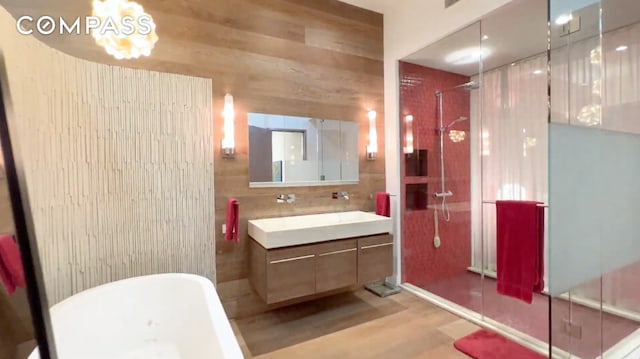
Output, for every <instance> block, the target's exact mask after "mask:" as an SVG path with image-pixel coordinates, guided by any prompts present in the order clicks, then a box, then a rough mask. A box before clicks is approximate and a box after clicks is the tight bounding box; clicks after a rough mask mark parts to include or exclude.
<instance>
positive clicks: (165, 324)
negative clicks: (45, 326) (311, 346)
mask: <svg viewBox="0 0 640 359" xmlns="http://www.w3.org/2000/svg"><path fill="white" fill-rule="evenodd" d="M51 322H52V326H53V332H54V337H55V345H56V347H57V353H58V358H59V359H156V358H158V359H160V358H161V359H209V358H211V359H213V358H225V359H236V358H242V357H243V356H242V352H241V351H240V347H239V345H238V342H237V340H236V338H235V335H234V334H233V331H232V329H231V325H230V324H229V320H228V319H227V317H226V315H225V313H224V310H223V309H222V304H221V303H220V299H219V298H218V295H217V293H216V289H215V287H214V286H213V284H212V283H211V281H209V280H208V279H206V278H203V277H199V276H196V275H190V274H158V275H151V276H144V277H137V278H131V279H125V280H121V281H117V282H113V283H109V284H105V285H102V286H99V287H95V288H92V289H89V290H86V291H84V292H81V293H78V294H76V295H74V296H72V297H70V298H68V299H66V300H64V301H62V302H60V303H59V304H56V305H55V306H53V307H52V308H51ZM39 358H40V355H39V353H38V352H37V349H36V350H35V351H34V352H33V353H32V354H31V355H30V356H29V359H39Z"/></svg>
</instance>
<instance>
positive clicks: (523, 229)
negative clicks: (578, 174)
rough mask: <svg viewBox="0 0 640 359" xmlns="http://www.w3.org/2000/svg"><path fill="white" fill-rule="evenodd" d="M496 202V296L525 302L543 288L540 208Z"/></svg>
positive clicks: (531, 203)
mask: <svg viewBox="0 0 640 359" xmlns="http://www.w3.org/2000/svg"><path fill="white" fill-rule="evenodd" d="M538 204H540V202H533V201H496V229H497V257H498V263H497V265H498V268H497V271H498V293H501V294H504V295H508V296H511V297H514V298H518V299H520V300H523V301H525V302H527V303H531V301H532V300H533V293H534V292H536V293H538V292H541V291H542V289H543V288H544V279H543V278H544V207H542V206H538Z"/></svg>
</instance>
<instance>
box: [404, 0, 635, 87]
mask: <svg viewBox="0 0 640 359" xmlns="http://www.w3.org/2000/svg"><path fill="white" fill-rule="evenodd" d="M559 1H560V2H561V1H565V0H552V2H559ZM589 1H590V2H591V3H592V4H591V5H589V6H587V7H584V8H581V9H575V8H574V9H572V15H573V17H574V18H578V17H579V18H580V20H579V21H580V31H578V32H576V33H573V34H571V36H564V37H563V36H560V29H561V26H559V25H556V24H555V23H553V22H552V27H551V47H552V48H558V47H561V46H565V45H567V44H570V43H575V42H577V41H580V40H583V39H586V38H590V37H593V36H597V35H598V34H599V32H600V23H602V27H603V31H604V32H608V31H612V30H615V29H618V28H620V27H623V26H627V25H630V24H633V23H635V22H638V20H639V19H640V1H638V0H606V1H596V2H595V3H593V0H589ZM600 13H602V18H600ZM547 18H548V10H547V3H546V1H541V0H513V1H512V2H511V3H509V4H507V5H505V6H503V7H501V8H499V9H497V10H495V11H494V12H492V13H490V14H488V15H486V16H485V17H483V18H482V19H481V20H480V22H478V23H476V24H473V25H471V26H469V27H467V28H464V29H462V30H459V31H457V32H455V33H453V34H451V35H449V36H447V37H445V38H444V39H442V40H440V41H437V42H435V43H433V44H431V45H429V46H427V47H425V48H423V49H421V50H419V51H417V52H415V53H413V54H411V55H409V56H407V57H405V58H404V59H403V61H406V62H410V63H414V64H418V65H422V66H426V67H432V68H436V69H440V70H444V71H449V72H453V73H458V74H462V75H466V76H471V75H475V74H477V73H478V72H479V70H480V63H479V58H480V54H482V58H483V61H482V68H483V71H487V70H490V69H494V68H497V67H500V66H503V65H506V64H510V63H513V62H516V61H518V60H522V59H525V58H528V57H531V56H534V55H537V54H541V53H544V52H545V51H546V50H547V46H548V33H547V30H548V26H547V23H548V20H547ZM552 21H553V19H552ZM481 28H482V31H481V30H480V29H481ZM484 35H486V36H487V38H486V39H484V40H481V39H482V37H483V36H484ZM465 51H466V53H463V54H462V57H461V56H456V55H460V52H465ZM465 60H466V61H465ZM465 62H466V63H465Z"/></svg>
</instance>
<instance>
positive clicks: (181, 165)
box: [0, 9, 215, 304]
mask: <svg viewBox="0 0 640 359" xmlns="http://www.w3.org/2000/svg"><path fill="white" fill-rule="evenodd" d="M0 24H1V25H0V46H1V47H2V48H3V49H5V51H4V52H5V56H6V58H7V64H8V67H9V80H10V81H9V82H10V89H11V95H12V100H13V105H14V111H15V115H16V120H17V123H18V127H17V129H18V135H19V139H20V142H21V146H22V149H23V153H24V163H25V169H26V177H27V183H28V188H29V192H30V197H31V202H32V203H31V205H32V209H33V216H34V220H35V225H36V234H37V237H38V245H39V250H40V255H41V260H42V265H43V267H44V268H43V269H44V274H45V280H46V288H47V294H48V296H49V300H50V302H51V304H54V303H56V302H58V301H60V300H62V299H64V298H66V297H68V296H70V295H72V294H74V293H77V292H79V291H82V290H84V289H87V288H90V287H93V286H96V285H99V284H103V283H106V282H110V281H114V280H119V279H123V278H128V277H132V276H138V275H145V274H153V273H161V272H186V273H195V274H199V275H203V276H205V277H208V278H210V279H211V280H215V248H214V247H215V239H214V215H215V213H214V210H215V208H214V190H213V184H214V182H213V181H214V169H213V148H212V146H213V143H212V140H213V139H212V133H213V121H212V86H211V80H210V79H201V78H195V77H188V76H182V75H173V74H166V73H158V72H150V71H146V70H133V69H128V68H122V67H115V66H110V65H103V64H97V63H92V62H88V61H85V60H81V59H77V58H74V57H71V56H69V55H66V54H63V53H61V52H58V51H56V50H53V49H51V48H49V47H48V46H46V45H43V44H42V43H40V42H39V41H37V40H35V39H33V38H31V37H25V36H22V35H19V34H18V33H17V32H16V31H15V29H14V27H13V24H14V20H13V19H12V18H11V17H10V15H9V14H8V13H6V12H5V11H4V10H3V9H0Z"/></svg>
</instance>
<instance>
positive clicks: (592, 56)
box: [589, 46, 602, 65]
mask: <svg viewBox="0 0 640 359" xmlns="http://www.w3.org/2000/svg"><path fill="white" fill-rule="evenodd" d="M589 61H591V64H592V65H599V64H600V63H601V62H602V48H601V47H600V46H596V47H594V48H593V49H592V50H591V52H590V53H589Z"/></svg>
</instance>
